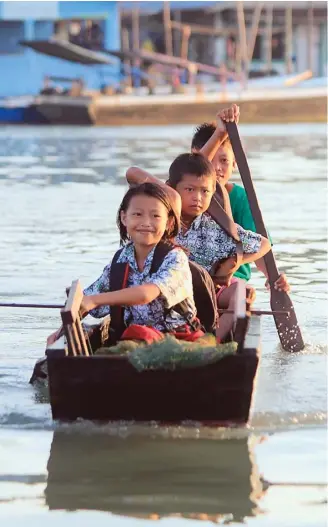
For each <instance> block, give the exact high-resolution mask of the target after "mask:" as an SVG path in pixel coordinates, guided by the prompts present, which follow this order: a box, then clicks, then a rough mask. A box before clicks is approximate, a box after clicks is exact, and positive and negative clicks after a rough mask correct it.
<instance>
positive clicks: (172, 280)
mask: <svg viewBox="0 0 328 527" xmlns="http://www.w3.org/2000/svg"><path fill="white" fill-rule="evenodd" d="M154 251H155V248H154V249H152V251H151V252H150V253H149V254H148V256H147V259H146V261H145V265H144V269H143V271H139V269H138V265H137V262H136V258H135V252H134V246H133V244H132V243H129V244H128V245H126V246H125V247H124V249H123V251H122V252H121V254H120V256H119V259H118V260H117V261H118V263H126V262H127V263H128V264H129V268H130V271H129V277H128V283H127V287H131V286H137V285H144V284H155V285H157V287H158V288H159V290H160V292H161V293H160V295H159V296H158V297H157V298H155V300H153V301H152V302H150V303H149V304H145V305H137V306H126V307H125V308H124V320H125V323H126V325H127V326H129V325H130V324H139V325H142V326H145V325H147V326H152V327H155V328H156V329H158V330H160V331H174V330H175V329H176V328H178V327H180V326H183V325H184V324H185V323H186V322H185V319H184V318H183V317H182V316H181V315H179V314H178V313H177V312H175V311H174V310H172V309H170V308H172V307H173V306H175V305H176V304H178V303H179V302H182V300H187V303H188V306H189V308H190V314H191V315H192V316H195V315H196V307H195V303H194V298H193V288H192V277H191V272H190V268H189V263H188V257H187V255H186V254H185V253H184V251H183V250H181V249H172V251H170V252H169V253H168V254H167V255H166V256H165V258H164V260H163V262H162V264H161V266H160V268H159V269H158V271H157V272H156V273H153V274H150V268H151V264H152V261H153V257H154ZM110 268H111V264H109V265H107V266H106V267H105V268H104V270H103V273H102V275H101V276H100V277H99V278H98V279H97V280H96V281H95V282H94V283H93V284H92V285H90V286H89V287H87V288H86V289H85V290H84V294H85V295H96V294H99V293H107V292H109V288H110ZM165 309H170V311H169V312H166V313H165ZM109 314H110V306H100V307H97V308H95V309H93V310H91V311H90V315H92V316H93V317H96V318H100V317H104V316H106V315H109Z"/></svg>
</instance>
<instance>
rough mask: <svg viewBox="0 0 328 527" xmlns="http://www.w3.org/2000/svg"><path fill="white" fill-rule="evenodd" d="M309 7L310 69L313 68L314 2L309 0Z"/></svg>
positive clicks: (308, 52)
mask: <svg viewBox="0 0 328 527" xmlns="http://www.w3.org/2000/svg"><path fill="white" fill-rule="evenodd" d="M309 4H310V5H309V8H308V31H307V34H308V42H307V56H308V69H309V70H311V71H312V70H313V6H312V2H309Z"/></svg>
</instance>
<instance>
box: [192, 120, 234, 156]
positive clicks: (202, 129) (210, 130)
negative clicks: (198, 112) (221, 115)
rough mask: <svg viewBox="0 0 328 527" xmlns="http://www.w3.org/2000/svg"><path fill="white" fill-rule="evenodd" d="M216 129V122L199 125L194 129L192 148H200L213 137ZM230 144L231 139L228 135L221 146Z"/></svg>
mask: <svg viewBox="0 0 328 527" xmlns="http://www.w3.org/2000/svg"><path fill="white" fill-rule="evenodd" d="M215 130H216V124H215V123H203V124H200V125H199V126H197V128H195V131H194V135H193V137H192V140H191V150H200V149H201V148H203V146H204V145H205V144H206V143H207V141H208V140H209V139H210V138H211V137H212V135H213V134H214V132H215ZM228 145H229V146H230V147H231V143H230V139H229V137H227V139H225V140H224V141H223V143H222V145H221V146H228Z"/></svg>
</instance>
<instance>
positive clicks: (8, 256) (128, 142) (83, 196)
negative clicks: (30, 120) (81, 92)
mask: <svg viewBox="0 0 328 527" xmlns="http://www.w3.org/2000/svg"><path fill="white" fill-rule="evenodd" d="M191 130H192V129H191V127H185V126H180V127H175V126H173V127H172V126H171V127H158V128H156V127H153V128H150V127H148V128H131V129H128V128H124V129H123V128H121V129H109V128H81V129H78V128H54V129H51V128H47V127H39V128H32V127H25V128H10V127H7V128H6V127H3V128H2V129H1V130H0V214H1V216H0V225H1V236H0V254H1V272H0V301H7V302H10V301H13V302H35V303H42V302H43V303H50V302H51V303H60V302H62V301H63V298H64V294H63V293H64V290H65V287H66V286H67V285H69V284H70V282H71V281H72V280H73V279H75V278H77V277H79V278H81V280H82V283H83V284H84V285H87V284H88V283H90V282H91V281H92V280H94V279H95V278H96V277H97V276H98V275H99V274H100V272H101V270H102V269H103V267H104V266H105V265H106V264H107V263H108V261H109V259H110V257H111V255H112V254H113V252H114V251H115V249H116V248H117V246H118V235H117V230H116V226H115V216H116V211H117V208H118V205H119V203H120V200H121V198H122V196H123V194H124V192H125V190H126V185H125V180H124V174H125V170H126V168H127V167H128V166H130V165H132V164H137V165H139V166H142V167H144V168H146V169H148V170H149V171H151V172H152V173H154V174H156V175H160V176H163V177H164V176H165V173H166V171H167V169H168V167H169V164H170V162H171V161H172V160H173V159H174V157H175V156H176V155H178V154H179V153H181V152H183V151H186V150H187V149H188V145H189V140H190V137H191ZM241 132H242V136H243V138H244V143H245V147H246V149H247V155H248V158H249V161H250V166H251V169H252V172H253V176H254V180H255V184H256V190H257V193H258V197H259V201H260V204H261V207H262V212H263V215H264V219H265V222H266V224H267V225H268V226H269V230H270V233H271V236H272V238H273V241H274V253H275V255H276V259H277V261H278V264H279V268H280V269H281V270H284V271H285V272H286V273H287V275H288V278H289V280H290V283H291V285H292V288H293V293H292V299H293V302H294V305H295V309H296V313H297V316H298V320H299V323H300V325H301V328H302V332H303V336H304V339H305V341H306V343H307V345H306V349H305V350H304V351H303V352H302V353H299V354H294V355H290V354H288V353H286V352H283V351H282V350H281V349H280V347H279V344H278V338H277V335H276V331H275V326H274V323H273V320H272V319H270V318H269V317H266V318H265V319H264V320H263V348H262V362H261V366H260V372H259V378H258V382H257V390H256V399H255V405H254V408H253V415H252V419H251V422H250V426H249V428H248V429H243V430H241V429H234V430H213V429H205V428H203V429H202V428H197V427H195V428H191V429H190V428H186V427H175V428H159V427H157V426H155V425H153V426H152V427H151V428H150V429H146V428H143V427H140V426H131V425H125V424H124V423H121V424H120V425H117V426H114V425H106V426H103V427H101V428H97V427H95V426H93V425H91V424H90V423H79V424H77V425H73V426H59V425H57V426H55V425H54V424H53V422H52V420H51V413H50V408H49V405H48V404H46V403H44V402H42V399H41V400H40V397H39V394H37V393H36V392H35V391H34V390H33V388H32V387H31V386H29V385H28V379H29V376H30V374H31V370H32V368H33V365H34V362H35V360H36V359H37V358H38V357H40V356H42V354H43V350H44V343H45V338H46V336H47V335H48V334H49V333H50V332H51V331H52V330H53V329H54V328H56V327H57V326H58V324H59V313H57V312H53V311H46V310H32V309H31V310H18V309H15V310H14V309H5V308H0V309H1V332H0V512H1V513H2V517H3V518H4V516H7V517H8V518H10V521H14V524H15V525H21V524H22V525H23V523H24V524H26V522H27V523H28V524H29V523H31V524H32V522H33V525H35V524H38V525H39V524H40V525H41V522H42V523H43V522H44V521H46V522H47V524H48V523H49V524H51V525H58V523H59V522H60V521H63V522H64V523H67V524H70V525H71V524H74V525H75V524H76V525H81V524H86V523H87V524H88V523H91V521H92V522H94V521H97V525H103V524H105V522H107V523H106V524H108V521H110V522H111V524H112V525H132V523H133V525H144V523H145V518H146V517H147V518H149V523H152V522H154V521H155V520H156V519H158V517H165V519H162V520H161V524H163V525H166V524H167V525H183V524H187V523H188V524H191V525H192V524H193V523H194V522H195V521H196V519H195V517H193V513H198V514H199V515H200V516H198V517H197V518H198V519H199V520H200V519H202V520H203V521H205V522H211V521H217V522H219V523H220V522H222V523H223V522H226V523H230V522H231V523H233V522H241V521H243V518H245V522H246V523H247V524H248V525H253V524H254V525H255V526H256V525H258V526H259V525H263V526H276V525H278V524H280V525H284V526H295V525H300V526H303V525H304V527H310V526H312V525H313V526H319V525H325V512H326V505H325V503H326V501H325V500H326V498H325V496H326V489H325V486H324V483H325V481H326V474H327V467H326V411H327V387H326V382H327V381H326V379H327V377H326V354H327V325H326V322H327V303H326V297H327V291H326V286H327V284H326V263H327V261H326V243H327V241H326V213H325V210H326V170H327V168H326V164H327V159H326V128H325V127H324V126H323V125H309V124H307V125H293V126H288V125H281V126H280V125H279V126H271V125H270V126H243V127H241ZM235 180H236V181H238V177H237V176H236V178H235ZM252 283H253V284H254V285H255V286H256V287H257V291H258V292H257V301H256V306H257V307H258V308H266V309H268V306H269V302H268V294H267V293H266V291H265V290H264V278H263V276H261V275H259V274H257V273H256V272H255V271H254V274H253V278H252ZM48 510H51V511H52V512H51V514H47V518H45V517H44V515H45V513H47V511H48ZM68 510H71V511H78V512H74V514H67V512H65V511H68ZM96 511H98V512H96ZM109 514H110V517H109ZM207 515H208V516H207Z"/></svg>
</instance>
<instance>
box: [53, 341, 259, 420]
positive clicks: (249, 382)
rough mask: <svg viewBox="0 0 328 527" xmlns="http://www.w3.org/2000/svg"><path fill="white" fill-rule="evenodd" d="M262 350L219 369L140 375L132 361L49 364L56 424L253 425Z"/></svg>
mask: <svg viewBox="0 0 328 527" xmlns="http://www.w3.org/2000/svg"><path fill="white" fill-rule="evenodd" d="M258 362H259V354H258V350H256V349H253V350H248V351H247V352H244V353H241V354H236V355H229V356H226V357H224V358H222V359H221V360H219V361H218V362H217V363H215V364H211V365H206V366H200V367H194V368H189V369H181V370H175V371H167V370H150V371H149V370H148V371H143V372H138V371H137V370H136V369H135V368H134V367H133V366H132V365H131V364H130V362H129V361H128V360H127V359H126V357H119V356H117V357H110V356H97V355H95V356H92V357H84V356H79V357H71V356H65V357H60V358H59V357H58V358H56V357H52V358H48V377H49V392H50V402H51V408H52V415H53V418H54V419H59V420H64V421H74V420H76V419H78V418H82V419H88V420H95V421H117V420H124V421H142V422H144V421H160V422H164V423H179V422H182V421H199V422H203V423H205V422H206V423H207V424H211V423H212V424H219V423H224V424H231V423H238V424H243V423H247V421H248V418H249V411H250V407H251V401H252V393H253V387H254V380H255V377H256V372H257V367H258Z"/></svg>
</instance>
